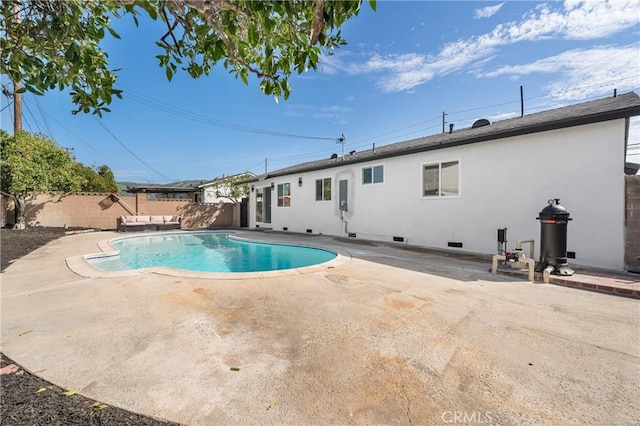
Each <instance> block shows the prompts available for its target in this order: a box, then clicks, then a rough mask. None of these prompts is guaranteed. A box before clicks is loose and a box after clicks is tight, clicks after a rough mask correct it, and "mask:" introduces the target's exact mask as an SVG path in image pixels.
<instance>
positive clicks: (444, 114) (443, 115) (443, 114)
mask: <svg viewBox="0 0 640 426" xmlns="http://www.w3.org/2000/svg"><path fill="white" fill-rule="evenodd" d="M446 116H447V114H446V113H445V112H444V111H442V133H444V125H445V123H446V121H444V118H445V117H446Z"/></svg>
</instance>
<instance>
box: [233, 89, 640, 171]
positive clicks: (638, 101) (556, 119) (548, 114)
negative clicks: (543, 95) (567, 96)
mask: <svg viewBox="0 0 640 426" xmlns="http://www.w3.org/2000/svg"><path fill="white" fill-rule="evenodd" d="M635 115H640V97H638V95H636V94H635V93H634V92H629V93H625V94H622V95H618V96H616V97H609V98H605V99H598V100H595V101H590V102H584V103H581V104H576V105H571V106H566V107H562V108H557V109H552V110H548V111H543V112H538V113H534V114H529V115H525V116H524V117H518V118H511V119H508V120H502V121H496V122H495V123H492V124H489V125H486V126H483V127H478V128H475V129H473V128H465V129H461V130H456V131H454V132H452V133H441V134H436V135H432V136H427V137H422V138H418V139H413V140H409V141H406V142H399V143H394V144H390V145H384V146H379V147H376V148H375V150H373V149H369V150H366V151H360V152H356V153H354V154H352V155H345V156H344V158H341V157H338V158H336V159H323V160H318V161H311V162H307V163H302V164H297V165H295V166H291V167H286V168H284V169H280V170H275V171H273V172H269V173H267V174H264V175H260V176H257V177H255V178H251V179H245V180H243V181H241V182H238V183H249V182H257V181H260V180H264V179H268V178H273V177H277V176H285V175H291V174H296V173H302V172H309V171H314V170H322V169H328V168H332V167H339V166H343V165H347V164H355V163H362V162H365V161H375V160H379V159H383V158H389V157H397V156H400V155H407V154H414V153H418V152H424V151H431V150H436V149H443V148H450V147H454V146H459V145H467V144H472V143H477V142H484V141H488V140H496V139H502V138H508V137H513V136H519V135H526V134H530V133H537V132H543V131H547V130H555V129H562V128H566V127H573V126H578V125H583V124H590V123H598V122H601V121H608V120H615V119H619V118H627V117H632V116H635Z"/></svg>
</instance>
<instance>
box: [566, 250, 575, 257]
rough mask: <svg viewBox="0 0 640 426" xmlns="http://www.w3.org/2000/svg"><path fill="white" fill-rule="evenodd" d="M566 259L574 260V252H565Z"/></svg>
mask: <svg viewBox="0 0 640 426" xmlns="http://www.w3.org/2000/svg"><path fill="white" fill-rule="evenodd" d="M567 257H568V258H569V259H575V258H576V252H575V251H568V252H567Z"/></svg>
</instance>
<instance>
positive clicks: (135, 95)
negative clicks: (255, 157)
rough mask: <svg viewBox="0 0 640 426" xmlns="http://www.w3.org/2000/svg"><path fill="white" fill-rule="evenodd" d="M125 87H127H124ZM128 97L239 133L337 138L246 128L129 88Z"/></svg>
mask: <svg viewBox="0 0 640 426" xmlns="http://www.w3.org/2000/svg"><path fill="white" fill-rule="evenodd" d="M123 87H125V86H123ZM125 88H126V89H127V93H128V96H129V97H130V99H131V100H133V101H134V102H138V103H140V104H142V105H146V106H148V107H150V108H154V109H157V110H159V111H164V112H166V113H169V114H173V115H177V116H179V117H182V118H185V119H187V120H192V121H197V122H199V123H203V124H209V125H211V126H216V127H223V128H226V129H230V130H236V131H239V132H246V133H255V134H261V135H266V136H274V137H286V138H296V139H314V140H331V141H333V140H335V139H336V138H335V137H321V136H309V135H298V134H293V133H285V132H278V131H274V130H268V129H261V128H258V127H251V126H245V125H243V124H237V123H232V122H230V121H224V120H218V119H215V118H211V117H207V116H205V115H203V114H199V113H195V112H192V111H188V110H185V109H183V108H179V107H176V106H174V105H171V104H168V103H166V102H162V101H160V100H157V99H154V98H152V97H150V96H147V95H144V94H142V93H140V92H138V91H136V90H134V89H131V88H127V87H125Z"/></svg>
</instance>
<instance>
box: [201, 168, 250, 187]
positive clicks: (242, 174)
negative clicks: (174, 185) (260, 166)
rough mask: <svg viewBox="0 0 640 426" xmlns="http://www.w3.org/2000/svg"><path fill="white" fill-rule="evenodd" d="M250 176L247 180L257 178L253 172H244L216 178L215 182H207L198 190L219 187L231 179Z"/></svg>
mask: <svg viewBox="0 0 640 426" xmlns="http://www.w3.org/2000/svg"><path fill="white" fill-rule="evenodd" d="M245 175H248V176H249V177H247V179H252V178H254V177H256V175H255V173H251V172H244V173H237V174H235V175H229V176H223V177H221V178H215V179H214V180H212V181H210V182H205V183H203V184H202V185H198V188H205V187H207V186H214V185H218V184H220V183H227V182H228V180H229V179H233V178H236V177H240V176H245ZM247 179H243V180H245V181H246V180H247Z"/></svg>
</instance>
